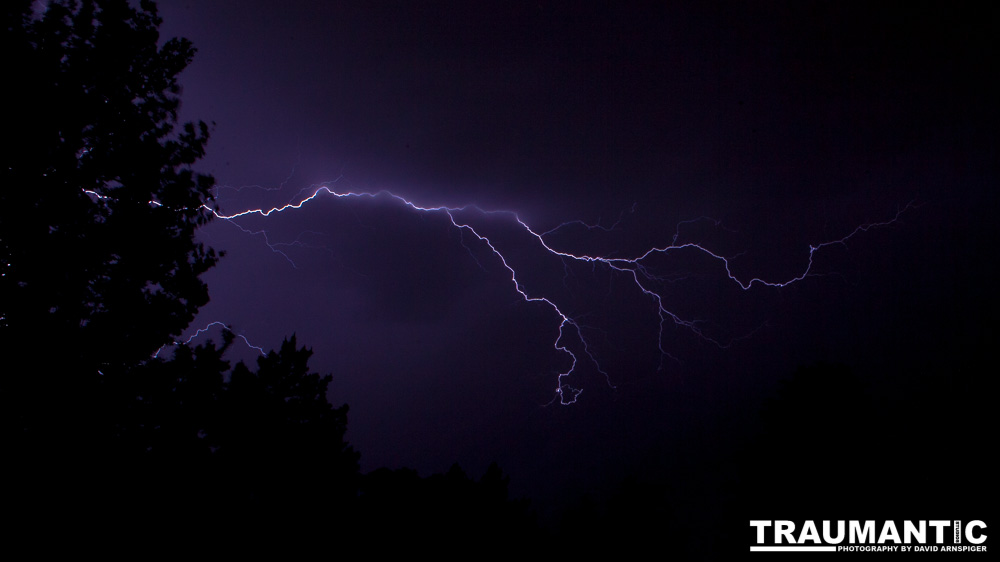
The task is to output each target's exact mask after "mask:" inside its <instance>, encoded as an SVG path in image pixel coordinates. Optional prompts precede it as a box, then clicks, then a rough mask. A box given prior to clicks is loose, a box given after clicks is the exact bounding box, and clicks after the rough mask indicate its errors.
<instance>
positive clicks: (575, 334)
mask: <svg viewBox="0 0 1000 562" xmlns="http://www.w3.org/2000/svg"><path fill="white" fill-rule="evenodd" d="M332 183H335V182H327V183H325V184H319V185H318V187H317V186H313V187H312V188H309V189H303V190H300V191H299V192H298V193H297V194H296V196H294V197H293V199H292V200H289V201H288V202H287V203H285V204H283V205H279V206H274V207H268V208H255V209H246V210H244V211H240V212H237V213H232V214H223V213H221V212H220V211H218V210H217V209H213V208H211V207H209V206H207V205H205V206H203V207H204V209H206V210H208V211H210V212H211V213H212V214H213V215H214V216H215V217H216V218H218V219H221V220H223V221H226V222H229V223H231V224H233V225H234V226H236V227H237V228H239V229H240V230H242V231H243V232H245V233H247V234H251V235H256V236H261V237H263V239H264V243H265V244H266V245H267V246H268V247H269V248H270V249H271V250H272V251H273V252H275V253H278V254H280V255H282V256H283V257H284V258H285V259H286V260H288V262H289V263H290V264H291V265H292V266H293V267H294V266H295V262H294V261H292V259H291V258H290V257H289V256H288V255H287V254H285V253H284V252H283V251H282V250H281V249H280V248H279V246H294V245H303V244H302V243H301V242H299V240H298V239H297V240H296V241H293V242H289V243H276V242H273V241H271V240H270V238H269V237H268V234H267V232H266V231H265V230H257V231H255V230H251V229H248V228H245V227H243V226H241V225H240V224H239V223H238V221H239V219H241V218H244V217H250V216H254V215H256V216H259V217H262V218H268V217H272V216H275V215H279V214H282V213H291V212H294V211H296V210H299V209H302V208H303V207H305V206H307V205H309V204H310V203H311V202H313V201H315V200H317V199H318V198H320V197H333V198H336V199H345V200H346V199H360V198H368V199H376V198H388V199H391V200H392V201H394V202H396V203H397V204H399V205H403V206H405V207H406V208H408V209H410V210H412V211H413V212H416V213H434V214H440V215H444V216H445V217H447V219H448V220H449V221H450V222H451V224H452V226H454V227H455V228H457V229H458V230H459V231H460V232H461V233H462V244H463V246H464V245H465V241H464V240H465V234H468V235H469V236H470V237H472V238H474V239H475V240H477V241H478V242H480V243H481V244H483V245H484V246H485V247H486V248H488V249H489V250H490V252H492V253H493V254H494V255H495V256H496V257H497V258H498V259H499V261H500V263H501V264H502V265H503V269H505V270H506V271H507V273H508V274H509V276H510V282H511V284H512V285H513V288H514V290H515V291H516V292H517V293H518V295H520V296H521V298H522V299H523V300H524V301H525V302H528V303H538V304H540V305H543V306H545V307H548V308H549V309H551V311H552V313H553V314H554V315H555V316H556V317H557V318H558V319H559V328H558V331H557V335H556V337H555V339H554V341H553V342H552V347H553V349H554V350H555V351H556V352H557V353H562V354H565V355H566V356H567V357H568V358H569V360H570V361H569V363H570V365H569V368H568V369H566V370H565V371H562V372H560V373H559V374H558V375H557V377H556V388H555V396H554V398H553V399H552V402H550V403H554V402H556V401H558V402H559V403H560V404H563V405H569V404H573V403H575V402H576V401H577V399H578V397H579V396H580V394H581V393H582V392H583V389H581V388H576V387H573V386H572V385H570V384H569V382H568V380H569V378H570V377H571V375H572V374H573V373H574V371H575V370H576V369H577V366H578V364H579V362H580V361H581V360H586V361H589V362H590V363H592V364H593V365H594V367H595V368H596V370H597V371H598V372H600V373H601V374H602V375H604V377H605V380H606V381H607V383H608V385H609V386H610V387H612V388H614V387H615V386H614V384H612V381H611V377H610V375H609V374H608V373H607V371H606V370H605V369H604V368H603V366H602V365H601V364H600V362H599V361H598V360H597V358H596V357H595V355H594V353H593V351H592V346H591V343H590V342H589V341H588V339H587V338H586V337H585V336H584V333H583V330H582V328H581V324H580V323H579V321H578V319H576V318H573V317H571V316H570V315H568V314H567V313H565V312H564V311H563V310H562V309H560V307H559V305H558V304H557V303H556V302H555V301H553V300H552V299H550V298H548V297H545V296H540V295H534V294H530V293H529V292H528V290H527V289H526V288H525V287H524V286H523V285H522V284H521V282H520V281H519V279H518V273H517V271H516V270H515V269H514V267H513V266H511V265H510V262H509V260H508V259H507V257H506V256H504V254H503V253H502V252H501V251H500V249H499V248H498V247H497V245H496V244H495V243H494V242H493V241H492V240H490V238H488V237H487V236H485V235H483V234H482V233H481V232H480V231H478V230H476V228H475V227H474V226H473V225H472V224H470V222H469V221H466V220H461V219H460V218H459V217H460V216H467V215H470V214H471V215H478V216H501V217H506V218H508V219H509V220H510V221H511V224H512V225H514V224H516V225H517V227H518V228H520V229H521V230H522V231H523V232H524V233H526V234H528V235H530V236H531V237H532V238H533V239H534V240H535V241H537V244H538V245H539V246H540V247H541V248H542V249H544V250H545V251H546V252H548V253H549V254H551V255H552V256H555V257H558V258H560V259H561V260H564V263H567V261H566V260H568V261H569V262H580V263H585V264H590V265H591V266H592V267H597V266H602V267H607V268H609V269H610V270H612V271H615V272H618V273H621V274H623V275H624V276H626V277H627V278H630V279H631V280H632V282H633V283H634V285H635V287H636V288H637V289H638V290H639V291H641V293H642V294H643V295H645V296H647V297H649V299H651V300H652V301H653V302H654V303H655V304H656V308H657V311H658V315H659V334H658V338H657V346H658V348H659V351H660V353H661V358H662V357H671V356H670V354H669V353H668V352H667V351H666V350H665V349H664V347H663V340H664V329H665V328H666V327H667V326H668V325H670V323H673V324H674V325H676V326H680V327H683V328H686V329H687V330H689V331H690V332H692V333H694V334H695V335H697V336H698V337H700V338H702V339H704V340H705V341H708V342H711V343H712V344H715V345H716V346H718V347H720V348H726V347H729V346H730V345H732V344H733V343H734V342H735V341H738V340H739V339H743V338H745V337H749V336H750V335H752V333H753V332H751V334H747V335H744V336H740V337H738V338H733V339H731V340H729V341H720V340H719V339H716V338H713V337H711V336H710V335H708V334H706V333H705V332H704V331H703V330H702V329H701V327H700V326H699V324H700V322H699V321H697V320H689V319H685V318H682V317H681V316H680V315H678V314H676V313H674V312H672V311H671V310H670V309H668V308H667V305H666V304H665V302H664V300H665V299H664V294H663V293H662V292H658V291H657V290H656V288H655V287H654V286H653V285H654V284H655V282H657V281H663V279H662V278H660V277H657V276H656V275H655V274H654V273H653V272H652V271H651V270H650V269H649V268H648V267H647V262H648V261H649V260H650V258H652V257H653V256H657V255H665V254H668V253H671V252H677V251H681V250H693V251H696V252H700V253H701V254H702V255H704V256H706V257H708V258H711V259H712V260H715V261H716V262H718V263H719V264H720V265H721V266H722V268H723V269H724V270H725V272H726V276H727V277H728V279H729V280H731V281H732V282H734V283H735V284H736V285H737V286H738V287H739V288H740V289H742V290H743V291H749V290H750V289H751V288H753V287H754V286H755V285H759V286H763V287H772V288H782V287H787V286H789V285H792V284H794V283H798V282H800V281H802V280H804V279H806V278H807V277H809V276H810V275H814V274H813V273H812V270H813V263H814V258H815V256H816V254H817V252H820V251H822V250H823V249H824V248H828V247H831V246H836V245H846V244H847V241H848V240H850V239H851V238H853V237H855V236H857V235H859V234H861V233H864V232H867V231H869V230H871V229H873V228H880V227H886V226H889V225H892V224H894V223H895V222H897V221H898V220H899V219H900V217H901V216H902V214H903V213H904V212H906V211H907V210H909V209H911V208H912V207H914V203H913V202H910V203H908V204H907V205H905V206H904V207H902V208H900V209H898V210H897V212H896V214H895V216H893V217H891V218H890V219H888V220H885V221H882V222H872V223H866V224H862V225H859V226H857V227H856V228H854V230H852V231H851V232H849V233H847V234H846V235H845V236H843V237H841V238H837V239H834V240H829V241H826V242H822V243H819V244H811V245H809V251H808V255H807V259H806V263H805V266H804V268H803V269H802V271H801V272H800V273H799V274H797V275H795V276H793V277H791V278H789V279H785V280H768V279H764V278H763V277H753V278H750V279H740V278H738V277H737V276H736V275H735V274H734V273H733V272H732V269H731V267H730V260H731V259H732V258H727V257H725V256H723V255H721V254H719V253H717V252H714V251H712V250H710V249H708V248H706V247H705V246H702V245H701V244H698V243H694V242H686V243H678V239H679V238H680V230H681V227H682V226H683V225H685V224H691V223H695V222H699V221H709V222H712V223H714V224H715V225H716V226H717V227H721V222H720V221H717V220H715V219H711V218H709V217H699V218H696V219H692V220H688V221H682V222H680V223H678V225H677V227H676V229H675V233H674V235H673V239H672V240H671V243H670V244H669V245H665V246H661V247H653V248H650V249H648V250H646V251H645V252H642V253H639V254H636V255H633V256H631V257H610V256H601V255H589V254H583V253H581V254H576V253H572V252H567V251H562V250H559V249H556V248H554V247H553V246H552V245H550V243H549V242H548V241H547V240H546V237H548V236H549V235H551V234H553V233H555V232H556V231H558V230H560V229H562V228H565V227H568V226H571V225H580V226H582V227H584V228H586V229H588V230H601V231H611V230H614V229H615V228H616V227H617V226H618V224H619V223H620V222H621V220H622V219H623V217H624V213H622V216H620V217H618V220H617V221H616V222H615V223H614V224H613V225H612V226H610V227H607V226H602V225H600V224H599V223H598V224H587V223H585V222H583V221H578V220H577V221H569V222H565V223H563V224H561V225H559V226H557V227H555V228H553V229H551V230H548V231H545V232H538V231H536V230H535V229H534V228H532V227H531V226H530V225H529V224H528V223H527V222H525V221H524V220H523V219H522V218H521V217H520V215H519V214H518V213H516V212H514V211H507V210H489V209H483V208H481V207H480V206H478V205H475V204H470V205H463V206H457V207H453V206H447V205H438V206H424V205H420V204H418V203H416V202H414V201H412V200H410V199H407V198H405V197H403V196H401V195H398V194H396V193H393V192H390V191H386V190H382V191H375V192H365V191H343V192H341V191H336V190H334V189H333V187H331V185H330V184H332ZM303 194H307V195H305V196H303V197H301V198H299V197H300V196H302V195H303ZM634 210H635V205H633V207H632V211H634ZM466 249H468V250H469V253H470V255H471V254H472V251H471V249H469V248H468V246H466ZM473 259H474V260H476V258H475V256H473ZM476 262H477V264H478V263H479V262H478V260H476ZM479 265H480V267H482V265H481V264H479ZM221 324H222V323H221V322H213V323H212V324H209V326H206V327H205V328H202V329H201V330H199V331H198V332H196V333H195V334H193V335H192V336H191V337H189V338H188V339H187V341H186V342H184V343H189V342H190V341H191V340H193V339H194V338H195V337H197V336H198V335H200V334H201V333H203V332H204V330H206V329H208V327H211V326H212V325H221ZM758 329H759V328H758ZM754 331H756V330H754ZM240 337H242V336H240ZM572 339H575V341H576V344H578V345H579V348H580V349H577V351H576V352H574V351H573V350H571V349H570V348H569V342H570V340H572ZM243 340H244V342H245V343H246V344H247V345H249V346H250V347H252V348H254V349H256V350H258V351H260V352H261V353H263V350H262V349H261V348H260V347H257V346H254V345H252V344H250V342H249V341H246V338H243ZM581 349H582V351H581ZM580 353H582V355H583V357H578V354H580ZM661 367H662V361H661Z"/></svg>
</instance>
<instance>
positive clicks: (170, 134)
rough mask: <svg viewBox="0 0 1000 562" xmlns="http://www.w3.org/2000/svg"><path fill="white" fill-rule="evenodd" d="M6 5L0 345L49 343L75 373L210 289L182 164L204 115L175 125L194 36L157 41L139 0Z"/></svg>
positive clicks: (202, 137)
mask: <svg viewBox="0 0 1000 562" xmlns="http://www.w3.org/2000/svg"><path fill="white" fill-rule="evenodd" d="M32 5H33V3H32V2H30V1H28V0H22V1H15V2H7V3H5V7H4V14H3V18H4V24H5V28H6V31H5V33H4V39H3V46H4V53H5V55H6V59H7V61H8V80H9V84H12V85H16V86H15V87H11V88H8V89H7V91H8V94H10V95H12V98H13V99H11V100H9V101H8V103H9V104H10V106H9V107H12V108H13V111H15V112H17V114H19V115H21V116H24V117H26V118H25V119H22V120H21V121H20V122H19V123H18V124H17V125H16V126H15V127H14V129H13V131H11V132H12V133H13V139H12V140H13V141H14V142H11V143H8V145H7V146H6V147H5V150H4V151H3V155H2V158H3V165H2V166H0V178H2V188H0V189H2V190H0V240H2V247H0V252H2V256H0V257H2V261H0V264H2V265H0V267H2V268H3V272H2V276H0V287H2V288H0V291H2V295H3V298H2V299H0V307H2V309H0V317H2V319H3V320H2V322H0V342H2V344H0V345H3V346H4V348H3V350H4V351H14V352H19V353H20V352H23V350H25V349H37V348H38V347H39V346H48V345H52V344H55V345H57V346H58V347H59V349H60V353H59V356H58V359H59V360H60V363H63V364H71V365H72V366H73V371H74V375H75V376H89V375H96V374H97V372H98V371H101V372H107V371H108V370H111V369H114V368H118V367H120V366H122V365H131V364H134V363H136V362H138V361H141V360H143V359H146V358H148V357H149V356H150V355H151V354H152V353H153V352H154V351H155V350H156V349H157V348H158V347H160V346H161V345H163V344H164V343H167V342H168V341H170V340H171V336H177V335H179V334H180V332H181V331H182V330H183V329H184V328H185V327H186V326H187V325H188V324H189V323H190V321H191V320H192V319H193V318H194V314H195V312H196V311H197V309H198V308H199V307H200V306H201V305H203V304H205V303H206V302H207V301H208V292H207V288H206V286H205V284H204V283H203V282H202V281H200V280H199V278H198V276H199V275H200V274H202V273H204V272H205V271H206V270H208V269H209V268H210V267H211V266H212V265H214V264H215V262H216V260H217V258H218V256H217V254H216V253H215V252H214V251H213V250H211V249H208V248H205V247H204V246H203V245H201V244H199V243H198V242H196V241H195V238H194V231H195V229H196V228H197V227H198V226H200V225H202V224H204V223H205V222H206V221H208V220H209V218H210V217H211V213H210V211H209V210H208V208H207V207H206V205H208V204H210V203H211V201H212V195H211V192H210V188H211V187H212V185H213V181H214V180H213V179H212V178H211V177H210V176H205V175H201V174H196V173H194V172H193V171H192V170H191V169H190V165H191V164H193V163H194V162H195V161H196V160H197V159H199V158H200V157H201V156H202V155H203V154H204V147H205V142H206V140H207V138H208V128H207V126H206V125H205V124H204V123H197V124H192V123H186V124H184V125H183V126H181V127H180V128H179V129H178V128H177V108H178V106H179V98H178V94H179V86H178V84H177V75H178V73H180V71H181V70H183V69H184V67H185V66H187V64H188V63H189V62H190V60H191V58H192V56H193V54H194V49H193V48H192V46H191V44H190V43H189V42H188V41H186V40H183V39H171V40H169V41H167V42H165V43H164V44H163V46H162V47H158V46H157V42H158V40H159V33H158V31H157V26H158V25H159V24H160V18H159V17H158V16H157V13H156V8H155V6H154V4H153V3H152V2H149V1H145V0H144V1H143V2H141V4H140V8H138V9H135V8H133V7H131V6H130V5H129V3H128V2H127V1H126V0H101V1H96V0H88V1H84V2H74V1H65V2H51V3H49V4H48V6H47V8H46V9H45V11H44V12H43V13H42V14H41V15H39V16H35V15H34V12H33V11H32Z"/></svg>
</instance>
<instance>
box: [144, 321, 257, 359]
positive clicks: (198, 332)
mask: <svg viewBox="0 0 1000 562" xmlns="http://www.w3.org/2000/svg"><path fill="white" fill-rule="evenodd" d="M215 326H220V327H222V329H223V330H229V331H232V327H231V326H229V325H228V324H226V323H225V322H219V321H218V320H216V321H214V322H209V323H208V324H206V325H205V326H203V327H201V328H198V330H196V331H195V333H193V334H191V335H190V336H188V338H187V339H186V340H183V341H175V342H174V343H172V344H167V345H164V346H161V347H160V349H157V350H156V353H154V354H153V359H156V358H157V357H159V356H160V352H161V351H163V350H164V349H165V348H167V347H174V346H178V345H188V344H190V343H191V342H192V341H194V340H195V339H196V338H197V337H198V336H200V335H202V334H204V333H205V332H207V331H209V330H211V329H212V328H214V327H215ZM233 335H234V336H235V337H237V338H239V339H240V340H243V343H245V344H246V346H247V347H249V348H250V349H254V350H256V351H257V353H260V354H261V355H265V356H266V355H267V353H266V352H265V351H264V348H263V347H260V346H259V345H254V344H252V343H250V340H248V339H247V338H246V336H244V335H243V334H237V333H233Z"/></svg>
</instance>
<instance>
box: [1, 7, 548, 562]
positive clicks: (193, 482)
mask: <svg viewBox="0 0 1000 562" xmlns="http://www.w3.org/2000/svg"><path fill="white" fill-rule="evenodd" d="M36 8H38V9H37V10H36ZM0 17H2V18H3V25H4V29H5V31H4V33H3V34H2V36H0V45H2V46H3V48H4V53H5V55H6V58H7V61H8V71H7V75H8V78H9V83H10V84H12V85H14V87H12V88H8V93H9V94H10V95H12V96H13V99H12V100H11V101H10V102H9V103H11V104H13V105H12V107H13V108H14V111H15V112H16V113H17V114H18V115H21V116H23V117H25V119H22V120H21V121H19V122H17V123H16V124H15V125H14V127H13V128H12V129H11V130H10V133H11V135H12V141H13V142H11V143H8V146H7V147H6V148H5V150H4V151H3V152H2V153H0V154H2V156H0V158H3V165H2V166H0V174H2V175H0V178H2V186H0V352H2V353H4V355H5V357H6V358H8V359H7V361H8V363H7V365H8V368H7V369H5V371H4V373H3V376H2V377H0V427H2V429H0V432H2V434H0V438H2V439H3V441H2V442H3V444H4V447H5V451H4V452H5V459H7V463H6V468H7V469H8V473H7V478H8V481H9V482H11V483H12V487H13V491H11V492H10V493H8V494H7V495H6V496H5V506H6V507H7V510H8V511H9V512H13V513H17V514H18V515H19V516H18V517H16V519H17V521H18V523H16V524H15V526H14V527H13V528H12V529H11V531H12V534H14V533H24V532H29V533H30V532H40V533H42V534H43V535H49V534H51V533H52V532H53V531H54V529H52V527H51V526H50V525H49V524H48V523H47V522H49V521H51V520H52V519H53V517H60V518H64V519H70V520H72V527H71V528H67V527H62V528H59V529H58V530H57V531H58V532H59V533H60V534H62V535H72V534H74V533H79V534H83V535H94V536H96V535H104V536H107V535H108V534H113V535H114V536H116V537H117V540H118V541H121V540H123V538H124V537H131V539H130V540H133V541H137V542H138V541H142V540H145V538H146V537H149V536H151V535H156V536H161V537H162V536H163V534H164V533H169V534H174V535H180V534H185V533H186V534H188V535H190V536H194V535H197V534H198V533H206V532H213V533H221V534H224V535H227V536H237V535H241V534H242V535H248V536H250V537H251V538H253V539H254V540H255V541H257V540H259V539H260V537H261V536H264V535H266V534H269V535H271V536H277V537H292V536H302V532H303V529H313V530H323V531H324V532H323V533H313V534H312V535H311V537H312V538H311V539H310V541H323V540H324V539H325V537H326V534H327V533H328V532H329V531H330V530H331V529H334V528H336V529H339V530H340V531H341V532H344V530H345V529H359V528H361V527H365V528H372V529H376V528H384V527H385V526H386V521H385V518H384V514H385V513H387V512H388V513H397V514H408V517H406V518H404V519H398V520H393V526H394V529H396V530H403V529H406V528H412V529H416V530H417V531H419V533H420V534H423V535H425V536H427V535H435V536H438V537H441V536H443V534H442V532H443V531H451V532H454V531H459V532H462V533H466V534H469V535H471V536H477V537H498V536H500V535H502V534H505V533H507V534H509V533H515V532H521V531H524V530H532V529H533V528H534V523H533V520H532V519H531V517H530V514H529V513H528V511H527V504H526V503H525V502H517V501H510V500H508V498H507V478H506V477H504V476H503V474H502V472H501V471H500V469H499V467H497V466H496V465H494V466H491V467H490V469H489V470H488V471H487V473H486V475H485V476H484V477H483V479H482V480H481V481H480V482H474V481H472V480H470V479H469V478H468V477H467V476H465V473H464V472H462V471H461V470H460V469H458V468H457V466H456V467H455V468H453V469H452V470H451V471H449V472H448V473H447V474H445V475H433V476H431V477H428V478H425V479H420V478H417V477H416V474H415V473H412V478H407V477H406V476H407V475H409V474H410V473H406V472H405V471H404V472H397V473H392V472H385V473H383V472H382V471H376V474H375V475H373V476H371V477H369V478H366V479H364V480H362V478H361V477H360V472H359V465H358V459H359V455H358V454H357V453H356V452H355V451H354V450H353V449H352V448H351V447H350V446H349V445H348V444H347V442H346V440H345V432H346V427H347V425H346V424H347V406H346V405H345V406H342V407H339V408H334V407H333V406H331V404H330V403H329V401H328V399H327V396H326V392H327V386H328V384H329V382H330V377H329V376H320V375H318V374H316V373H313V372H310V370H309V367H308V359H309V357H310V355H311V353H312V352H311V351H310V350H308V349H305V348H299V347H298V346H297V344H296V340H295V338H294V337H292V338H290V339H289V340H287V341H285V342H284V343H283V344H282V345H281V347H280V349H279V350H278V351H272V352H270V353H268V354H267V355H266V356H264V357H261V358H260V359H259V360H258V361H257V366H256V369H255V370H253V369H251V368H250V367H247V366H246V365H244V364H243V363H239V364H237V365H236V366H235V367H233V368H232V369H230V365H229V363H228V362H227V361H226V360H225V359H224V354H225V352H226V350H227V349H228V348H229V346H230V345H231V344H232V343H233V336H232V334H231V333H229V332H228V331H227V332H225V335H224V341H223V343H222V345H221V346H216V345H215V344H213V343H211V342H208V343H205V344H202V345H198V346H196V347H188V346H183V345H182V346H177V347H176V348H175V350H174V353H173V356H172V358H170V359H163V358H154V357H153V354H154V352H156V351H157V350H158V349H160V348H161V347H162V346H164V345H165V344H168V343H170V342H172V341H174V340H175V338H176V337H178V336H179V335H180V333H181V332H182V331H183V330H184V329H185V328H186V327H187V326H188V324H189V323H190V322H191V320H192V319H193V317H194V315H195V313H196V312H197V310H198V308H199V307H200V306H202V305H203V304H205V303H206V302H207V300H208V292H207V287H206V285H205V283H204V282H202V281H201V280H200V279H199V276H200V275H201V274H202V273H204V272H205V271H207V270H208V269H209V268H211V267H212V266H213V265H214V264H215V263H216V261H217V260H218V259H219V257H220V255H219V254H217V253H216V252H215V251H213V250H212V249H210V248H206V247H204V246H203V245H202V244H200V243H198V242H197V241H196V240H195V230H196V229H197V228H198V227H199V226H201V225H203V224H205V223H206V222H207V221H208V220H209V219H210V218H211V216H212V214H211V211H210V208H211V205H212V202H213V198H212V193H211V191H210V189H211V187H212V185H213V181H214V180H213V179H212V178H211V177H209V176H205V175H201V174H197V173H195V172H193V171H192V170H191V165H192V164H194V163H195V162H196V161H197V160H198V159H199V158H200V157H201V156H202V155H203V154H204V148H205V143H206V141H207V138H208V130H207V127H206V125H205V124H204V123H197V124H191V123H187V124H184V125H182V126H180V127H178V124H177V109H178V106H179V98H178V95H179V88H178V83H177V76H178V74H179V73H180V72H181V70H183V69H184V68H185V66H186V65H187V64H188V63H189V62H190V60H191V57H192V56H193V54H194V49H193V48H192V46H191V44H190V43H188V42H187V41H186V40H183V39H171V40H169V41H166V42H165V43H163V44H162V46H158V42H159V34H158V31H157V28H158V26H159V24H160V21H161V20H160V18H159V17H158V16H157V12H156V8H155V5H154V4H153V2H151V1H149V0H142V1H141V2H140V3H139V5H138V7H137V8H136V7H134V5H133V4H132V3H130V2H129V1H128V0H80V1H75V0H55V1H52V2H49V3H47V4H42V3H37V2H32V1H31V0H13V1H10V2H6V3H5V4H4V7H3V8H2V16H0ZM15 365H16V366H15ZM397 492H398V493H397ZM18 525H20V527H19V526H18ZM442 525H444V527H442ZM24 536H30V535H28V534H25V535H24ZM282 540H284V539H282ZM255 544H256V543H255ZM283 544H287V541H285V542H284V543H283Z"/></svg>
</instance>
